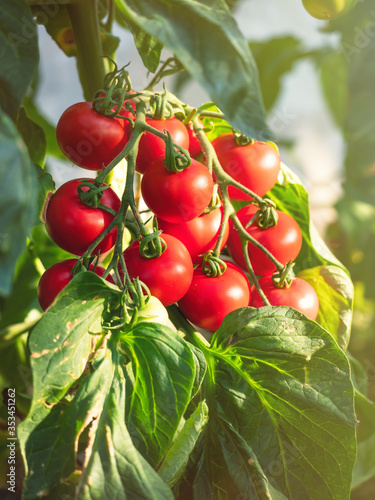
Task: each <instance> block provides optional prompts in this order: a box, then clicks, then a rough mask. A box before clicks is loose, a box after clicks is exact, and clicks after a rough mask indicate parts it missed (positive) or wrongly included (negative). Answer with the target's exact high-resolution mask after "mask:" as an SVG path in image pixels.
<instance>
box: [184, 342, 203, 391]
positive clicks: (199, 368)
mask: <svg viewBox="0 0 375 500" xmlns="http://www.w3.org/2000/svg"><path fill="white" fill-rule="evenodd" d="M188 346H189V348H190V350H191V352H192V354H193V359H194V364H195V379H194V384H193V389H192V392H191V397H192V398H193V397H194V396H195V395H196V394H197V393H198V392H199V390H200V388H201V385H202V382H203V380H204V377H205V375H206V372H207V363H206V358H205V357H204V354H203V352H202V351H201V350H200V349H198V347H195V346H194V345H192V344H188Z"/></svg>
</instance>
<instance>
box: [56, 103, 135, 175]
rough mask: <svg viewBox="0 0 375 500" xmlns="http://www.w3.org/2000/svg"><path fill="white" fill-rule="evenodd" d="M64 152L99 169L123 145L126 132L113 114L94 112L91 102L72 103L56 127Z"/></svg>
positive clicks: (75, 161) (73, 160)
mask: <svg viewBox="0 0 375 500" xmlns="http://www.w3.org/2000/svg"><path fill="white" fill-rule="evenodd" d="M56 137H57V142H58V144H59V146H60V148H61V150H62V152H63V153H64V154H65V156H66V157H67V158H68V159H69V160H70V161H72V162H73V163H75V164H76V165H79V166H80V167H83V168H86V169H88V170H101V169H102V168H103V167H106V166H107V165H108V164H109V163H110V162H111V161H112V160H113V159H114V158H116V156H117V155H118V154H119V153H120V152H121V151H122V150H123V149H124V146H125V144H126V142H127V136H126V134H125V132H124V129H123V127H122V126H121V125H120V123H119V122H118V121H117V120H115V119H114V118H111V117H107V116H104V115H101V114H99V113H98V112H96V111H95V110H94V109H93V107H92V104H91V102H78V103H76V104H72V106H70V107H69V108H68V109H66V110H65V111H64V113H63V114H62V115H61V117H60V120H59V122H58V124H57V127H56Z"/></svg>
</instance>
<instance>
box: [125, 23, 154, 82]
mask: <svg viewBox="0 0 375 500" xmlns="http://www.w3.org/2000/svg"><path fill="white" fill-rule="evenodd" d="M125 21H126V24H127V26H128V27H129V29H130V31H131V32H132V34H133V37H134V43H135V46H136V47H137V50H138V52H139V55H140V56H141V59H142V61H143V64H144V65H145V67H146V68H147V69H148V70H149V71H151V72H152V73H155V71H156V70H157V68H158V66H159V62H160V54H161V51H162V49H163V45H162V44H161V43H160V42H159V41H158V39H157V38H155V37H153V36H152V35H149V34H148V33H147V32H146V31H144V30H143V29H142V28H141V27H139V26H138V25H137V24H136V23H133V22H132V21H130V20H129V19H127V18H126V17H125Z"/></svg>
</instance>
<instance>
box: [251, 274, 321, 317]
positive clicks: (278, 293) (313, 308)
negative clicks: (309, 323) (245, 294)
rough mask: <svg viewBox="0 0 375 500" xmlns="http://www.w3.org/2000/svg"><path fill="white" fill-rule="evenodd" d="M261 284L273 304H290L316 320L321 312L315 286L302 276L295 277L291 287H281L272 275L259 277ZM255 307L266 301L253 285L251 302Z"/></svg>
mask: <svg viewBox="0 0 375 500" xmlns="http://www.w3.org/2000/svg"><path fill="white" fill-rule="evenodd" d="M259 285H260V287H261V289H262V290H263V292H264V293H265V295H266V297H267V299H268V300H269V302H270V304H271V306H290V307H294V309H297V311H300V312H301V313H303V314H305V315H306V316H307V317H308V318H310V319H312V320H315V319H316V317H317V315H318V312H319V299H318V296H317V294H316V291H315V290H314V288H313V287H312V286H311V285H310V283H307V281H305V280H303V279H302V278H294V280H293V281H292V284H291V285H290V287H289V288H279V287H277V286H276V285H275V284H274V283H273V281H272V275H268V276H263V278H260V279H259ZM250 305H251V306H253V307H263V306H264V303H263V301H262V299H261V298H260V295H259V293H258V292H257V290H256V288H255V287H254V286H253V287H252V289H251V302H250Z"/></svg>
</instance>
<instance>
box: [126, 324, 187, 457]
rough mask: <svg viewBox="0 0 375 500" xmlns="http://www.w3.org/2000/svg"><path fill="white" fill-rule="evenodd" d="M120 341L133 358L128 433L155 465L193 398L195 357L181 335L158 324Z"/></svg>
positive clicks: (134, 331)
mask: <svg viewBox="0 0 375 500" xmlns="http://www.w3.org/2000/svg"><path fill="white" fill-rule="evenodd" d="M121 343H122V346H123V348H124V350H125V351H126V353H127V354H128V356H129V357H130V359H131V361H132V374H131V375H132V376H131V378H132V379H133V380H132V385H133V388H132V392H131V394H130V396H129V397H130V401H129V403H128V415H127V422H128V427H129V432H130V435H131V437H132V440H133V441H134V442H135V443H136V447H137V449H138V450H139V451H140V452H141V453H142V455H143V456H144V457H145V458H147V460H148V461H149V462H151V463H152V464H153V465H154V466H156V465H158V464H159V462H160V461H161V459H162V457H163V455H164V454H165V452H166V451H167V449H168V448H169V446H170V445H171V443H172V440H173V437H174V435H175V432H176V430H177V428H178V425H179V423H180V420H181V418H182V416H183V415H184V413H185V410H186V407H187V405H188V403H189V401H190V398H191V393H192V389H193V383H194V381H195V361H194V358H193V354H192V352H191V350H190V349H189V346H188V345H187V344H186V342H185V341H184V340H183V339H182V338H181V337H180V336H179V335H178V334H177V333H175V332H173V330H171V329H170V328H168V327H165V326H163V325H159V324H156V323H146V322H143V323H140V324H139V325H137V326H136V327H135V328H134V329H132V330H131V331H130V332H128V333H126V334H124V335H123V336H122V338H121Z"/></svg>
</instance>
